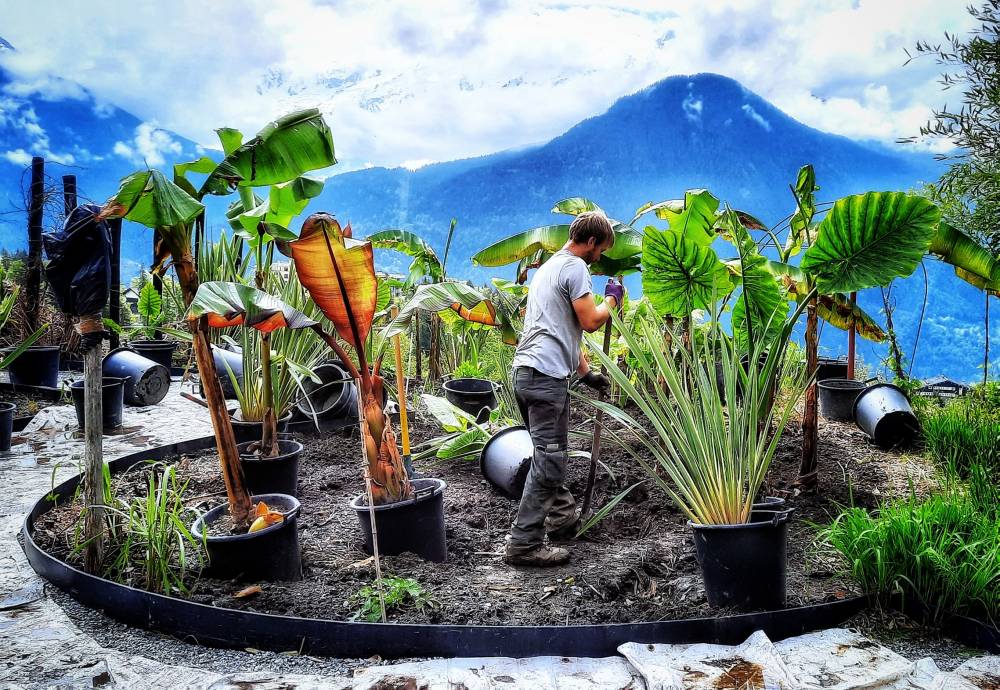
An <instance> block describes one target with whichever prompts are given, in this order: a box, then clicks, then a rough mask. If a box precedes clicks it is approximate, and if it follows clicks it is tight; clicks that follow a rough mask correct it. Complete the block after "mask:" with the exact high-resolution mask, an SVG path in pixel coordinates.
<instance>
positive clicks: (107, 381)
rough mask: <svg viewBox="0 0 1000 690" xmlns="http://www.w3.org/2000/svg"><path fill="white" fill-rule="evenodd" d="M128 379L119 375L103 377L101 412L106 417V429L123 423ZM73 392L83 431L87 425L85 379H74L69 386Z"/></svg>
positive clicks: (79, 422)
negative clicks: (84, 401)
mask: <svg viewBox="0 0 1000 690" xmlns="http://www.w3.org/2000/svg"><path fill="white" fill-rule="evenodd" d="M125 381H126V379H123V378H118V377H117V376H104V377H102V378H101V413H102V416H103V419H104V425H103V426H104V430H105V431H113V430H114V429H117V428H118V427H120V426H121V425H122V407H123V404H124V397H125ZM69 388H70V392H72V393H73V406H74V407H75V408H76V421H77V423H78V424H79V425H80V430H81V431H82V430H83V429H84V426H85V420H86V412H85V411H84V410H85V407H84V403H83V380H82V379H81V380H80V381H74V382H73V383H71V384H70V386H69Z"/></svg>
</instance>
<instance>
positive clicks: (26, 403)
mask: <svg viewBox="0 0 1000 690" xmlns="http://www.w3.org/2000/svg"><path fill="white" fill-rule="evenodd" d="M0 402H9V403H14V405H15V406H16V407H17V409H16V410H15V411H14V416H15V417H34V416H35V415H36V414H38V411H39V410H44V409H45V408H46V407H49V406H51V405H61V404H62V403H61V402H60V401H53V400H39V399H37V398H34V397H32V396H31V395H29V394H28V393H19V392H14V391H5V392H4V393H3V394H2V395H0Z"/></svg>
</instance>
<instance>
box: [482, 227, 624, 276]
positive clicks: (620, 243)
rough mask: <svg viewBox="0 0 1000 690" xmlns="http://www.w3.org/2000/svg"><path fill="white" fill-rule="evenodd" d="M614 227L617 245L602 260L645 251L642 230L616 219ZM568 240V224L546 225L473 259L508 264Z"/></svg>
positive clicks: (551, 249) (553, 249)
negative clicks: (639, 230) (637, 230)
mask: <svg viewBox="0 0 1000 690" xmlns="http://www.w3.org/2000/svg"><path fill="white" fill-rule="evenodd" d="M611 227H612V228H613V229H614V232H615V244H614V246H613V247H611V249H609V250H608V251H607V252H605V253H604V256H603V257H602V259H603V258H608V259H612V260H621V259H627V258H629V257H632V256H635V255H637V254H639V253H641V252H642V235H641V234H640V233H638V232H636V231H635V229H633V228H632V227H630V226H628V225H625V224H624V223H619V222H618V221H616V220H612V221H611ZM568 241H569V225H544V226H542V227H538V228H532V229H531V230H525V231H524V232H521V233H518V234H516V235H511V236H510V237H505V238H504V239H502V240H500V241H499V242H494V243H493V244H491V245H490V246H488V247H486V248H485V249H482V250H480V251H479V252H477V253H476V254H475V255H474V256H473V257H472V262H473V263H474V264H476V265H478V266H505V265H507V264H511V263H514V262H515V261H520V260H521V259H524V258H525V257H529V256H533V255H537V254H538V252H540V251H546V252H557V251H559V250H560V249H562V248H563V245H565V244H566V242H568Z"/></svg>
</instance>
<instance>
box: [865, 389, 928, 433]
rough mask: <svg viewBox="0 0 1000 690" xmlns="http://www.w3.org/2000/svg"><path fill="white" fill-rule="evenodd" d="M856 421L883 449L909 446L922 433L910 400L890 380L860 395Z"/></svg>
mask: <svg viewBox="0 0 1000 690" xmlns="http://www.w3.org/2000/svg"><path fill="white" fill-rule="evenodd" d="M854 421H855V422H857V425H858V426H859V427H861V430H862V431H864V432H865V433H866V434H868V437H869V438H870V439H871V440H872V441H874V442H875V443H877V444H878V445H879V446H881V447H882V448H893V447H895V446H901V445H906V444H908V443H910V442H912V441H913V440H914V439H916V438H917V436H918V435H919V434H920V422H919V421H918V420H917V416H916V415H915V414H914V413H913V408H912V407H911V406H910V400H909V399H908V398H907V397H906V393H904V392H903V390H902V389H901V388H900V387H899V386H894V385H893V384H891V383H877V384H875V385H874V386H869V387H868V388H866V389H865V390H863V391H862V392H861V393H859V394H858V398H857V400H855V401H854Z"/></svg>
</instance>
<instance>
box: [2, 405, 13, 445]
mask: <svg viewBox="0 0 1000 690" xmlns="http://www.w3.org/2000/svg"><path fill="white" fill-rule="evenodd" d="M16 409H17V406H16V405H15V404H14V403H8V402H5V403H0V453H6V452H7V451H8V450H10V436H11V434H13V433H14V411H15V410H16Z"/></svg>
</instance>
